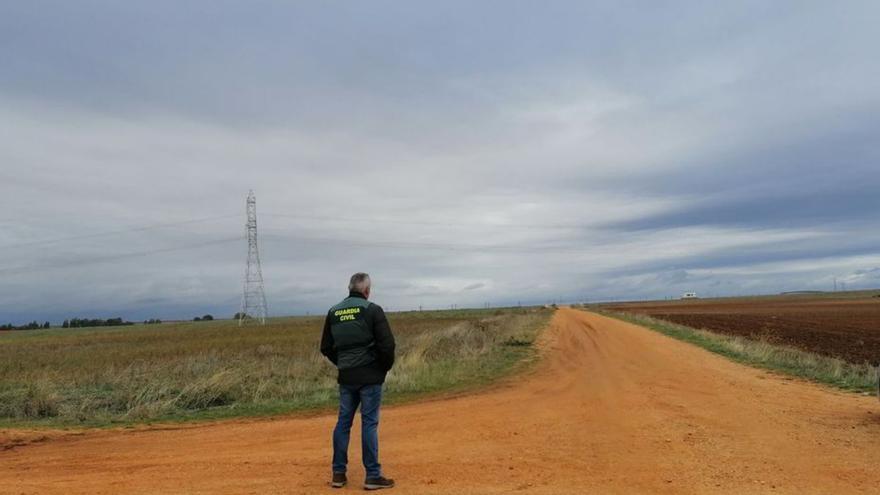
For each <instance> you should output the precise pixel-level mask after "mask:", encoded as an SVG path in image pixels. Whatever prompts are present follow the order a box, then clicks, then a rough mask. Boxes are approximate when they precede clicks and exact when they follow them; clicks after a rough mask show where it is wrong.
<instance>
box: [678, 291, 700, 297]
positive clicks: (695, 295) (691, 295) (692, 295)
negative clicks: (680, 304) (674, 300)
mask: <svg viewBox="0 0 880 495" xmlns="http://www.w3.org/2000/svg"><path fill="white" fill-rule="evenodd" d="M681 298H682V299H699V298H698V297H697V293H696V292H685V293H684V294H682V295H681Z"/></svg>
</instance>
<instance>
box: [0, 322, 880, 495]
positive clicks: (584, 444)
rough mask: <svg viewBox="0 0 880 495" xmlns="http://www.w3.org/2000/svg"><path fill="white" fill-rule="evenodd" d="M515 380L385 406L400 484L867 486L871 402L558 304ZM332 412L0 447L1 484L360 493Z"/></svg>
mask: <svg viewBox="0 0 880 495" xmlns="http://www.w3.org/2000/svg"><path fill="white" fill-rule="evenodd" d="M541 346H542V352H543V353H544V358H543V361H542V362H541V364H540V365H539V366H538V367H537V369H536V370H535V371H533V372H531V373H530V374H529V375H528V376H525V377H519V378H515V379H511V380H509V381H508V382H506V383H505V384H502V385H501V386H498V387H495V388H494V389H492V390H490V391H487V392H484V393H479V394H475V395H469V396H464V397H458V398H452V399H446V400H437V401H429V402H423V403H418V404H411V405H404V406H399V407H390V408H387V409H385V410H384V411H383V418H382V425H381V429H380V437H381V445H382V447H381V449H382V450H381V457H382V461H383V465H384V468H385V471H386V473H387V474H388V475H390V476H392V477H394V478H396V480H397V482H398V487H397V488H395V489H394V490H393V491H392V492H391V493H398V494H434V493H444V494H469V493H474V494H476V493H480V494H483V493H490V494H491V493H514V492H517V493H518V492H522V493H541V494H560V493H736V494H742V493H817V494H818V493H878V491H880V469H878V468H877V463H878V462H880V404H878V402H877V400H876V399H875V398H869V397H860V396H854V395H851V394H844V393H840V392H834V391H831V390H828V389H825V388H822V387H819V386H815V385H811V384H808V383H803V382H800V381H792V380H787V379H784V378H781V377H778V376H774V375H770V374H768V373H765V372H762V371H757V370H753V369H750V368H746V367H743V366H740V365H737V364H733V363H731V362H728V361H726V360H724V359H722V358H720V357H717V356H715V355H712V354H710V353H708V352H706V351H703V350H701V349H698V348H695V347H692V346H689V345H687V344H683V343H681V342H678V341H675V340H672V339H669V338H667V337H664V336H662V335H659V334H656V333H653V332H651V331H649V330H645V329H643V328H640V327H637V326H634V325H630V324H627V323H623V322H620V321H617V320H612V319H608V318H605V317H602V316H598V315H593V314H588V313H583V312H579V311H576V310H572V309H560V310H559V311H558V313H557V314H556V315H555V317H554V319H553V321H552V323H551V326H550V328H548V329H547V331H546V332H544V334H543V336H542V342H541ZM333 423H334V418H333V417H332V416H320V417H312V418H280V419H275V420H259V421H246V422H225V423H218V424H211V425H202V426H197V427H186V428H181V429H168V430H148V431H134V432H124V431H108V432H97V433H87V434H84V435H80V436H65V437H61V438H55V439H50V440H48V441H45V442H41V443H37V444H32V445H25V446H20V447H16V448H12V449H9V450H6V451H0V493H15V494H19V493H40V494H47V493H63V494H74V493H89V494H97V493H114V494H115V493H126V494H128V493H150V494H166V493H168V494H170V493H205V494H217V493H259V494H265V493H346V492H350V491H352V490H355V491H357V492H360V486H359V483H358V482H359V481H361V479H362V476H363V468H362V467H361V466H360V463H359V462H358V461H359V457H360V449H359V442H358V441H357V440H356V439H358V438H359V437H358V435H359V432H358V431H355V432H353V442H352V450H351V452H350V458H351V459H352V461H353V462H352V465H351V467H350V478H351V479H352V481H354V483H353V484H352V485H350V486H348V487H347V488H345V489H343V490H339V491H334V490H332V489H331V488H329V487H328V486H327V478H328V476H329V474H330V473H329V465H328V464H329V456H330V436H329V435H330V430H331V428H332V426H333Z"/></svg>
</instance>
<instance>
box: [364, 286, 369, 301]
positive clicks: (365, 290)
mask: <svg viewBox="0 0 880 495" xmlns="http://www.w3.org/2000/svg"><path fill="white" fill-rule="evenodd" d="M364 297H366V298H367V299H369V298H370V287H367V288H366V289H364Z"/></svg>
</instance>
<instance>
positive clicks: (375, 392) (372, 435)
mask: <svg viewBox="0 0 880 495" xmlns="http://www.w3.org/2000/svg"><path fill="white" fill-rule="evenodd" d="M381 402H382V385H381V384H377V385H339V419H338V420H337V421H336V428H334V429H333V472H334V473H344V472H345V471H346V468H347V466H348V440H349V439H350V438H351V423H352V421H354V413H355V412H356V411H357V408H358V405H360V406H361V452H362V453H363V460H364V469H366V471H367V478H378V477H379V476H382V465H381V464H379V431H378V429H379V404H380V403H381Z"/></svg>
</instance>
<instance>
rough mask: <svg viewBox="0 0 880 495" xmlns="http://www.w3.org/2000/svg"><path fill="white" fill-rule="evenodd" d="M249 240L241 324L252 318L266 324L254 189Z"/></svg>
mask: <svg viewBox="0 0 880 495" xmlns="http://www.w3.org/2000/svg"><path fill="white" fill-rule="evenodd" d="M245 230H246V233H247V241H248V256H247V269H245V272H244V293H243V294H242V296H241V311H240V312H239V314H238V324H239V326H240V325H241V324H242V323H244V322H246V321H250V320H255V321H259V322H260V324H262V325H265V324H266V316H267V313H268V308H267V306H266V293H265V292H264V291H263V269H262V268H261V267H260V250H259V249H258V248H257V198H256V196H254V191H250V192H249V193H248V197H247V224H245Z"/></svg>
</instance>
